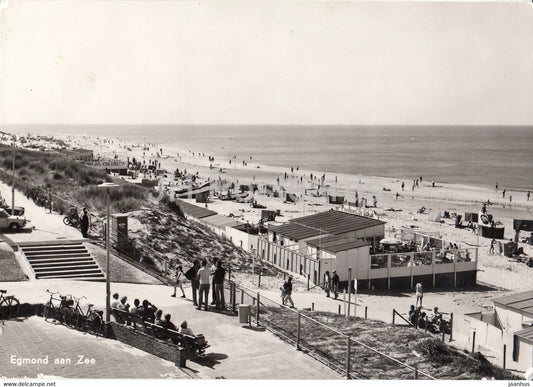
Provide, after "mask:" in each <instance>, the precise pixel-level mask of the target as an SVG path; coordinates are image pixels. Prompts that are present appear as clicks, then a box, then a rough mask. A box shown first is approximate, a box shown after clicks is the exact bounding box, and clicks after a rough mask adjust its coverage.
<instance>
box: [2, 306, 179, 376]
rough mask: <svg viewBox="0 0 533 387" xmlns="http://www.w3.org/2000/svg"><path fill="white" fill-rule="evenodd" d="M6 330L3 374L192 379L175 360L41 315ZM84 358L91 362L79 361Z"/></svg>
mask: <svg viewBox="0 0 533 387" xmlns="http://www.w3.org/2000/svg"><path fill="white" fill-rule="evenodd" d="M1 328H2V334H1V335H0V343H1V347H2V351H0V365H1V366H0V377H8V378H22V377H30V378H37V377H41V376H43V377H46V378H53V377H61V378H136V379H147V378H150V379H152V378H171V379H185V378H189V376H188V375H187V374H186V373H185V372H184V371H182V370H180V369H179V368H177V367H176V366H175V365H174V364H173V363H171V362H169V361H166V360H162V359H160V358H158V357H156V356H153V355H150V354H148V353H146V352H143V351H141V350H138V349H135V348H132V347H129V346H127V345H125V344H122V343H120V342H118V341H115V340H108V339H104V338H102V337H96V336H93V335H89V334H84V333H81V332H78V331H75V330H72V329H68V328H67V327H65V326H62V325H55V324H54V323H53V322H47V321H44V319H43V318H41V317H36V316H34V317H30V318H28V319H20V320H9V321H6V322H5V325H3V326H2V327H1ZM80 358H81V359H83V361H85V360H87V361H89V364H85V363H82V364H78V361H79V360H80ZM17 359H18V360H19V362H22V361H23V359H36V360H38V359H48V364H21V365H17V363H16V362H17ZM92 359H94V364H91V363H92V362H93V360H92ZM67 361H68V362H70V363H66V362H67ZM40 362H41V363H42V360H40ZM56 362H57V363H59V364H56ZM62 362H63V364H61V363H62Z"/></svg>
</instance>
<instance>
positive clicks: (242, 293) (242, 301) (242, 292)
mask: <svg viewBox="0 0 533 387" xmlns="http://www.w3.org/2000/svg"><path fill="white" fill-rule="evenodd" d="M242 304H244V290H242V289H241V305H242Z"/></svg>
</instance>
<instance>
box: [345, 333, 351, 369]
mask: <svg viewBox="0 0 533 387" xmlns="http://www.w3.org/2000/svg"><path fill="white" fill-rule="evenodd" d="M351 352H352V341H351V340H350V336H348V351H347V353H346V379H350V353H351Z"/></svg>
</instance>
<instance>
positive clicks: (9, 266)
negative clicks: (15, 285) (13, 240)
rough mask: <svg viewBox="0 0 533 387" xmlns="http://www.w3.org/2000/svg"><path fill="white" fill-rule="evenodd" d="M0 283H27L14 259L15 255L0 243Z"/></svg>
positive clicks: (25, 276)
mask: <svg viewBox="0 0 533 387" xmlns="http://www.w3.org/2000/svg"><path fill="white" fill-rule="evenodd" d="M0 268H1V269H0V282H11V281H27V280H28V276H27V275H26V274H24V272H23V271H22V268H21V267H20V265H19V263H18V262H17V260H16V259H15V253H14V252H13V250H11V248H10V247H9V246H7V245H6V244H4V243H1V242H0ZM8 290H9V289H8Z"/></svg>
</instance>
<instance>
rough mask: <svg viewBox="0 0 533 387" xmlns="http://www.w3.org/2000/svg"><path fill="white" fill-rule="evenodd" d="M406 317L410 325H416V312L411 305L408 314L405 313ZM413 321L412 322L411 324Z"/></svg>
mask: <svg viewBox="0 0 533 387" xmlns="http://www.w3.org/2000/svg"><path fill="white" fill-rule="evenodd" d="M407 316H408V317H407V319H408V320H409V322H410V323H412V324H415V323H416V310H415V306H414V305H411V306H410V307H409V312H408V313H407ZM413 319H415V320H414V322H413Z"/></svg>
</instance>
